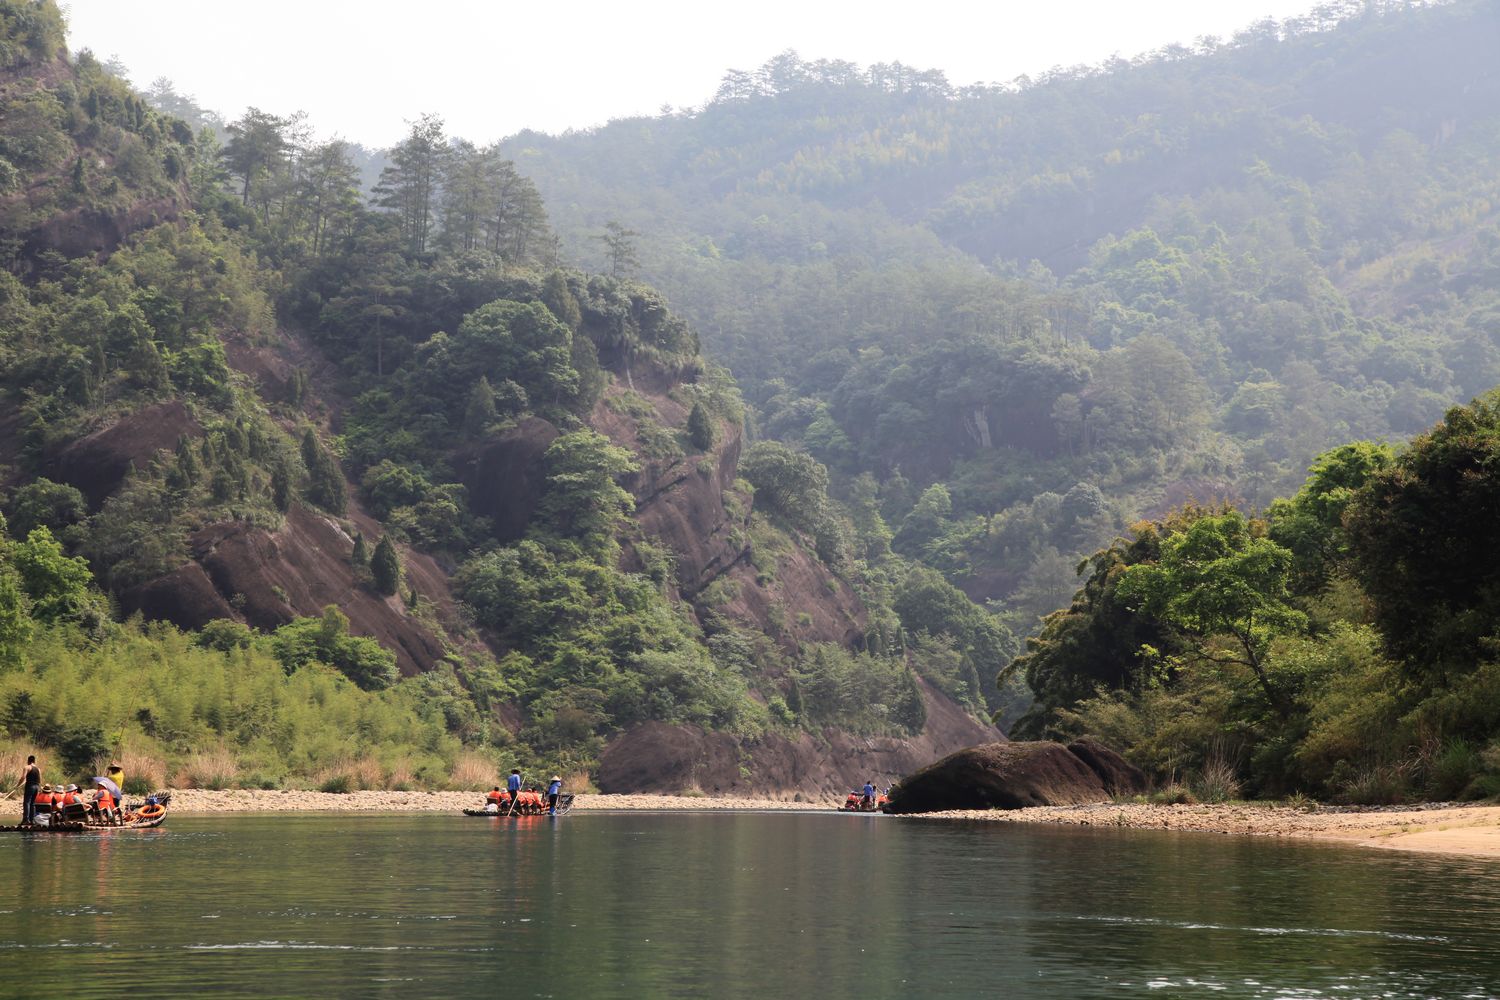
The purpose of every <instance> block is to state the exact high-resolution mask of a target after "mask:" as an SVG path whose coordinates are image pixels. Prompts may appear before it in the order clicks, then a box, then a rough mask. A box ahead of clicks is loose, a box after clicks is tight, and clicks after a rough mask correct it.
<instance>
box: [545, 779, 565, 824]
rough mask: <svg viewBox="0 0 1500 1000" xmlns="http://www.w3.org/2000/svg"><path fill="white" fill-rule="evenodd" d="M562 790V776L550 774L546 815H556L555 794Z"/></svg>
mask: <svg viewBox="0 0 1500 1000" xmlns="http://www.w3.org/2000/svg"><path fill="white" fill-rule="evenodd" d="M561 791H562V778H560V777H558V776H557V775H555V774H554V775H553V776H552V784H550V785H548V786H547V815H549V816H556V815H557V796H558V793H560V792H561Z"/></svg>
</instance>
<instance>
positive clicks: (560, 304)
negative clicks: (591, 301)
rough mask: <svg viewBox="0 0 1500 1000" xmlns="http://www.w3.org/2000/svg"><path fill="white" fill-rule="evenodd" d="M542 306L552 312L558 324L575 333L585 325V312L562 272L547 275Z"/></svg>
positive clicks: (543, 288) (543, 287)
mask: <svg viewBox="0 0 1500 1000" xmlns="http://www.w3.org/2000/svg"><path fill="white" fill-rule="evenodd" d="M542 304H543V305H545V306H546V307H547V308H548V309H550V310H551V311H552V315H554V316H556V317H557V319H558V322H560V323H562V324H564V325H565V326H567V328H568V329H569V330H572V331H573V332H574V333H577V332H578V328H579V327H581V326H582V325H583V310H582V309H581V308H580V307H579V305H578V299H577V297H576V296H574V294H573V290H572V289H571V288H569V287H568V279H567V276H566V275H564V274H563V273H562V272H561V271H553V272H552V273H551V274H548V275H547V280H546V281H545V282H543V284H542Z"/></svg>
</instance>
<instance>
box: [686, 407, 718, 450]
mask: <svg viewBox="0 0 1500 1000" xmlns="http://www.w3.org/2000/svg"><path fill="white" fill-rule="evenodd" d="M687 432H688V440H690V441H691V442H692V443H693V447H694V448H696V449H697V450H699V451H708V450H709V449H710V448H712V447H713V446H714V420H713V417H710V416H709V415H708V408H707V407H705V406H704V405H703V403H702V402H701V401H700V402H695V403H694V404H693V409H692V411H691V412H690V413H688V418H687Z"/></svg>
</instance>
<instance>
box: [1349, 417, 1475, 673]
mask: <svg viewBox="0 0 1500 1000" xmlns="http://www.w3.org/2000/svg"><path fill="white" fill-rule="evenodd" d="M1497 468H1500V395H1495V394H1491V395H1488V396H1485V397H1482V398H1480V399H1477V400H1475V401H1474V402H1473V403H1471V404H1469V405H1468V406H1459V407H1454V408H1453V409H1451V410H1449V411H1448V413H1447V415H1446V416H1445V417H1444V418H1443V420H1442V421H1441V422H1440V423H1438V424H1437V426H1435V427H1434V428H1433V429H1432V430H1431V431H1429V432H1428V433H1426V434H1424V435H1421V436H1420V437H1418V438H1417V439H1415V440H1414V441H1413V442H1412V443H1411V445H1410V446H1409V447H1408V448H1407V449H1406V450H1404V451H1403V452H1402V453H1401V454H1400V455H1399V456H1398V457H1397V459H1396V461H1395V464H1394V465H1392V466H1390V467H1388V468H1385V469H1383V470H1380V471H1376V472H1374V473H1373V474H1372V475H1371V476H1370V478H1369V482H1368V484H1367V485H1366V486H1365V488H1364V489H1363V490H1361V491H1360V493H1359V494H1358V495H1357V496H1356V497H1355V498H1354V500H1353V502H1352V503H1351V504H1350V506H1349V511H1348V515H1347V528H1346V530H1347V535H1348V545H1349V548H1350V551H1351V556H1352V559H1353V562H1354V565H1355V572H1356V573H1357V575H1358V578H1359V580H1360V582H1361V584H1362V585H1363V587H1364V590H1365V593H1366V594H1368V595H1369V598H1370V601H1371V605H1372V608H1373V611H1374V617H1375V622H1376V624H1377V625H1378V626H1379V627H1380V629H1381V631H1382V633H1383V634H1384V635H1385V638H1386V642H1387V644H1388V648H1389V649H1390V650H1391V652H1392V653H1393V654H1394V655H1395V657H1396V658H1397V659H1398V660H1399V661H1401V663H1402V664H1403V665H1404V666H1405V667H1407V668H1408V669H1409V670H1410V671H1411V676H1413V677H1414V678H1418V679H1421V680H1422V681H1423V682H1425V683H1430V684H1438V685H1441V684H1442V683H1443V682H1444V681H1445V680H1447V681H1449V682H1451V681H1452V680H1454V679H1456V676H1457V675H1460V674H1463V673H1466V672H1468V671H1471V670H1473V669H1474V668H1475V667H1476V666H1477V665H1478V664H1479V663H1482V662H1484V660H1486V659H1488V658H1489V657H1490V656H1493V653H1494V650H1493V637H1494V636H1495V635H1496V634H1497V633H1500V629H1497V624H1496V623H1497V622H1500V588H1497V586H1496V577H1495V572H1494V563H1493V558H1492V555H1493V553H1494V552H1495V551H1497V546H1500V525H1497V524H1496V519H1495V518H1494V516H1493V511H1494V510H1495V509H1496V508H1495V504H1496V503H1497V502H1500V475H1497V473H1496V471H1495V470H1496V469H1497Z"/></svg>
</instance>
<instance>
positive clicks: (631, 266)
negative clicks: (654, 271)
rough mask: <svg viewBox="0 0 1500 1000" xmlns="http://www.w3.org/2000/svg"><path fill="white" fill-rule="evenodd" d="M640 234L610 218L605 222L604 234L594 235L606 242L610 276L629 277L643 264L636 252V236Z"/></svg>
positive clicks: (605, 250) (605, 247)
mask: <svg viewBox="0 0 1500 1000" xmlns="http://www.w3.org/2000/svg"><path fill="white" fill-rule="evenodd" d="M639 235H641V234H640V233H638V232H636V231H635V230H634V229H626V228H625V226H624V225H622V224H621V223H619V222H616V221H615V220H614V219H610V220H609V221H608V222H606V223H605V224H604V235H602V236H596V237H594V238H595V239H597V240H598V241H599V242H600V243H603V244H604V252H605V253H606V254H607V255H608V256H609V276H610V277H612V278H616V279H622V278H628V277H630V276H631V275H632V274H634V273H635V271H636V269H637V268H639V267H640V266H641V261H640V258H639V257H637V256H636V254H635V238H636V237H637V236H639Z"/></svg>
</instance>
